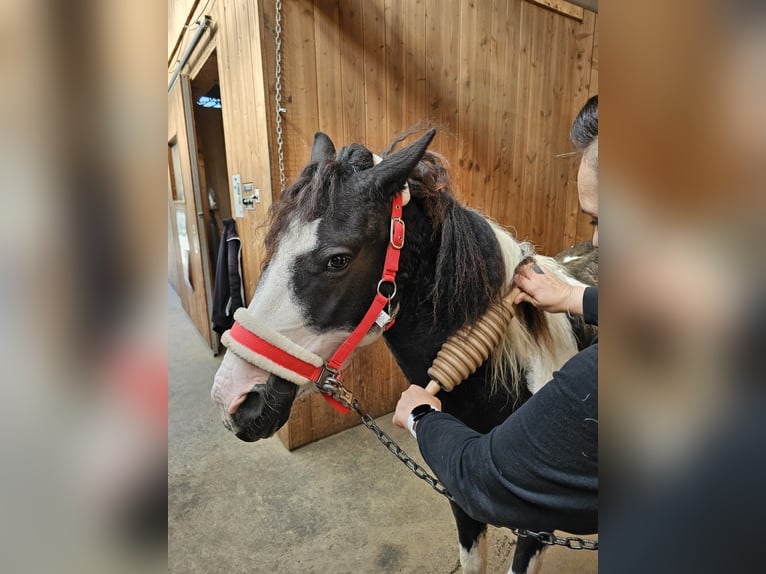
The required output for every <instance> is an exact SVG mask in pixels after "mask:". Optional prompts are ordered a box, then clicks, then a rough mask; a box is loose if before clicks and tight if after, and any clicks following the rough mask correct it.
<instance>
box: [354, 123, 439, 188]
mask: <svg viewBox="0 0 766 574" xmlns="http://www.w3.org/2000/svg"><path fill="white" fill-rule="evenodd" d="M434 135H436V130H434V129H431V130H428V131H427V132H426V133H425V134H423V135H422V136H420V137H419V138H418V139H417V140H415V141H414V142H412V143H411V144H410V145H408V146H407V147H404V148H402V149H400V150H399V151H397V152H395V153H392V154H391V155H389V156H386V157H384V158H383V161H381V162H380V163H379V164H378V165H376V166H375V167H373V168H372V169H368V170H365V171H363V172H362V173H360V174H359V175H360V178H361V179H362V183H363V184H367V185H369V184H373V186H374V188H375V189H377V190H379V191H381V192H386V191H392V192H397V191H399V190H400V189H401V188H402V187H403V186H404V184H405V183H406V182H407V178H408V177H409V175H410V173H412V170H413V169H415V166H416V165H417V164H418V162H419V161H420V159H421V158H422V157H423V154H424V153H426V148H427V147H428V144H429V143H431V140H432V139H434Z"/></svg>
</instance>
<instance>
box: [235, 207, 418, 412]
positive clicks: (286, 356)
mask: <svg viewBox="0 0 766 574" xmlns="http://www.w3.org/2000/svg"><path fill="white" fill-rule="evenodd" d="M403 246H404V221H403V220H402V193H398V194H397V195H396V197H394V200H393V204H392V206H391V231H390V235H389V241H388V247H387V249H386V260H385V263H384V264H383V274H382V276H381V279H380V281H379V282H378V288H377V291H378V292H377V294H376V295H375V299H373V301H372V304H371V305H370V307H369V309H368V310H367V313H365V315H364V317H363V318H362V320H361V322H360V323H359V324H358V325H357V327H356V329H354V330H353V331H352V332H351V334H350V335H349V336H348V337H347V338H346V340H345V341H343V343H341V345H340V347H338V349H337V350H336V351H335V353H333V355H332V357H330V359H329V360H328V361H327V362H326V363H325V364H324V365H322V366H321V367H317V366H314V365H312V364H311V363H307V362H306V361H303V360H302V359H299V358H298V357H295V356H293V355H291V354H290V353H288V352H287V351H285V350H283V349H281V348H279V347H277V346H276V345H273V344H272V343H270V342H268V341H266V340H264V339H262V338H261V337H259V336H258V335H256V334H255V333H253V332H251V331H248V330H247V329H245V327H243V326H242V325H241V324H240V323H238V322H235V323H234V325H233V326H232V328H231V330H230V331H229V335H230V336H231V338H232V339H234V340H235V341H236V342H238V343H239V344H241V345H243V346H245V347H247V348H248V349H250V350H251V351H253V352H254V353H256V354H258V355H262V356H263V357H265V358H267V359H269V360H270V361H272V362H273V363H276V364H277V365H279V366H281V367H283V368H285V369H287V370H288V371H292V372H293V373H296V374H297V375H299V376H301V377H303V378H306V379H310V380H311V381H312V382H313V383H314V384H315V385H316V386H317V387H318V388H319V390H320V391H322V394H323V396H324V397H325V399H327V401H328V402H329V403H330V404H331V405H332V406H333V407H334V408H335V409H336V410H338V411H339V412H342V413H346V412H348V410H349V409H348V407H346V406H344V405H342V404H341V403H339V402H338V401H336V400H335V399H334V398H332V397H331V396H330V395H328V394H327V393H326V392H324V390H323V388H322V384H323V383H324V382H325V381H326V380H327V379H328V378H329V377H333V378H336V379H339V378H340V376H341V374H340V369H341V367H342V366H343V364H344V363H345V362H346V359H348V357H349V355H351V353H352V352H353V351H354V349H356V347H357V345H359V342H360V341H361V340H362V339H363V338H364V336H365V335H366V334H367V333H368V332H369V330H370V329H371V328H372V326H373V324H374V323H375V322H376V321H377V320H378V318H379V317H380V318H381V319H382V323H383V324H381V327H383V328H384V329H386V330H387V329H388V328H390V327H391V326H392V325H393V321H392V320H390V318H389V317H388V315H386V314H385V313H383V310H384V308H385V307H386V306H387V305H388V304H389V303H390V301H391V299H393V297H394V295H396V272H397V271H398V269H399V255H400V253H401V249H402V247H403ZM386 283H388V284H390V285H391V294H390V295H384V294H383V293H381V291H380V289H381V286H383V285H384V284H386ZM379 324H380V323H379Z"/></svg>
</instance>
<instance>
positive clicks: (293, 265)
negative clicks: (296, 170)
mask: <svg viewBox="0 0 766 574" xmlns="http://www.w3.org/2000/svg"><path fill="white" fill-rule="evenodd" d="M433 136H434V131H433V130H431V131H429V132H428V133H426V134H424V135H423V136H422V137H421V138H420V139H418V140H417V141H415V142H414V143H412V144H411V145H409V146H407V147H405V148H402V149H401V150H399V151H397V152H395V153H392V154H390V155H388V156H386V157H384V158H383V159H382V161H380V162H379V163H378V162H376V161H374V158H373V154H372V153H371V152H370V151H369V150H368V149H366V148H365V147H363V146H361V145H359V144H353V145H349V146H347V147H344V148H342V149H341V150H340V152H338V153H337V154H336V151H335V146H334V145H333V143H332V141H331V140H330V138H329V137H327V136H326V135H325V134H323V133H317V134H316V135H315V136H314V145H313V147H312V150H311V162H310V163H309V164H308V165H307V166H306V167H305V168H304V170H303V172H302V173H301V175H300V176H299V178H298V179H297V180H296V182H295V183H294V184H293V185H291V186H290V187H289V188H288V189H286V190H285V191H284V193H283V194H282V197H281V198H280V199H279V201H277V202H275V204H274V206H273V208H272V212H271V225H270V228H269V231H268V233H267V235H266V249H267V263H266V265H265V266H264V269H263V273H262V274H261V278H260V281H259V283H258V286H257V288H256V291H255V295H254V296H253V300H252V301H251V303H250V305H249V306H248V308H247V312H246V314H244V313H243V312H240V314H239V317H241V318H242V321H247V322H249V323H250V324H251V325H255V327H254V330H256V331H257V330H259V329H260V330H261V331H263V332H265V333H268V336H267V338H269V339H270V340H271V342H272V343H275V344H276V345H277V346H278V347H280V348H282V349H284V348H285V347H286V346H287V347H290V348H292V349H294V350H297V351H296V352H297V353H298V354H300V353H301V352H302V351H305V352H306V355H307V356H308V357H309V359H311V358H312V357H313V359H315V360H318V359H321V361H325V362H326V361H327V360H328V358H329V357H330V356H331V355H332V354H333V353H334V352H335V350H336V349H337V347H338V346H339V345H340V344H341V343H342V342H343V341H344V339H345V338H346V337H347V336H348V335H349V333H351V332H352V331H353V330H354V328H355V327H356V325H357V324H358V323H359V322H360V321H361V319H362V317H363V316H364V315H365V313H366V311H367V309H368V307H369V306H370V303H371V302H372V300H373V299H374V298H375V295H376V292H377V287H378V282H379V280H380V278H381V271H382V269H383V264H384V258H385V254H386V246H387V244H388V241H389V233H390V225H391V219H390V218H391V203H392V200H393V198H394V196H395V195H396V194H397V193H398V192H399V191H401V189H402V187H403V186H404V185H405V183H406V182H407V178H408V176H409V175H410V174H411V172H412V171H413V169H414V168H415V166H416V165H417V163H418V162H419V161H420V159H421V158H422V157H423V154H424V153H425V150H426V147H427V146H428V144H429V143H430V141H431V139H432V138H433ZM394 302H395V301H394ZM238 321H239V318H238ZM381 334H382V329H381V328H379V327H376V326H373V328H372V329H370V331H369V332H368V333H367V334H366V336H365V337H364V339H363V341H362V343H361V344H369V343H371V342H372V341H373V340H375V339H376V338H377V337H379V336H380V335H381ZM223 340H224V343H227V341H230V338H229V339H227V337H226V335H224V339H223ZM243 355H244V356H245V358H247V359H248V360H245V359H244V358H243ZM253 363H254V364H253ZM302 382H305V380H301V379H300V378H295V377H293V376H291V374H290V373H287V372H285V371H284V370H282V369H280V368H279V367H276V368H270V366H269V363H268V361H266V362H263V361H260V360H258V358H254V357H251V356H249V355H248V354H247V353H242V352H237V351H236V349H235V347H234V346H232V345H229V350H228V351H227V352H226V355H225V356H224V358H223V362H222V364H221V367H220V368H219V370H218V372H217V373H216V376H215V383H214V385H213V389H212V397H213V400H214V402H216V403H217V404H218V405H219V407H220V408H221V411H222V416H223V421H224V425H225V426H226V427H227V428H228V429H229V430H231V431H232V432H234V433H235V434H236V435H237V437H239V438H240V439H242V440H245V441H254V440H258V439H260V438H266V437H269V436H271V435H273V434H274V433H275V432H276V431H277V430H278V429H279V428H280V427H281V426H282V425H283V424H284V423H285V422H286V421H287V418H288V416H289V414H290V409H291V407H292V404H293V401H294V400H295V398H296V396H297V394H298V392H299V387H300V389H301V391H302V390H303V389H310V388H311V387H312V386H313V385H311V384H304V385H298V384H296V383H302Z"/></svg>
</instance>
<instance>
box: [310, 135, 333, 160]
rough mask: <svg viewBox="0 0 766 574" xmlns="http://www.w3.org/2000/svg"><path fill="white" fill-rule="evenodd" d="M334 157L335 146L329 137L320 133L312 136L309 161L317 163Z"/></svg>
mask: <svg viewBox="0 0 766 574" xmlns="http://www.w3.org/2000/svg"><path fill="white" fill-rule="evenodd" d="M331 157H335V145H334V144H333V143H332V140H331V139H330V138H329V136H328V135H327V134H325V133H322V132H317V133H315V134H314V145H312V146H311V161H319V160H322V159H328V158H331Z"/></svg>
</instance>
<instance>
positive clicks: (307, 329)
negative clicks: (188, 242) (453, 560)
mask: <svg viewBox="0 0 766 574" xmlns="http://www.w3.org/2000/svg"><path fill="white" fill-rule="evenodd" d="M434 134H435V131H434V130H429V131H428V132H426V133H425V134H424V135H422V136H421V137H420V138H418V139H417V141H415V142H413V143H411V144H410V145H407V146H406V147H403V148H401V149H398V150H396V151H394V149H395V147H396V145H397V144H398V143H400V141H401V139H403V138H399V139H397V140H396V141H395V142H394V143H393V144H392V145H391V147H390V148H389V149H388V150H386V151H385V152H383V157H382V158H381V157H379V156H376V155H375V154H373V153H372V152H371V151H370V150H368V149H367V148H366V147H364V146H363V145H361V144H358V143H354V144H350V145H347V146H345V147H343V148H342V149H341V150H340V151H339V152H336V149H335V145H334V143H333V142H332V140H331V139H330V138H329V137H328V136H327V135H326V134H324V133H321V132H317V133H316V134H315V136H314V142H313V146H312V150H311V159H310V162H309V163H308V164H307V165H306V166H305V168H304V169H303V171H302V172H301V174H300V175H299V176H298V178H297V179H296V180H295V181H294V182H293V183H292V184H291V185H290V186H289V187H288V188H286V189H285V190H284V192H283V193H282V195H281V197H280V198H279V199H278V200H277V201H275V202H274V204H273V206H272V209H271V214H270V224H269V228H268V231H267V233H266V239H265V246H266V258H265V264H264V266H263V270H262V273H261V277H260V280H259V283H258V285H257V288H256V291H255V294H254V296H253V299H252V301H251V303H250V304H249V306H248V307H247V309H246V310H245V309H240V310H239V311H238V312H237V316H236V317H235V318H236V320H237V322H238V323H241V324H242V325H243V326H244V329H245V331H247V332H248V333H251V334H252V333H256V334H257V335H259V336H261V338H262V339H263V340H265V341H266V342H265V343H263V341H261V342H262V343H263V344H265V345H267V346H268V347H269V348H271V350H272V351H273V352H274V353H276V354H279V353H280V351H286V352H287V353H288V354H289V355H291V357H297V359H295V361H298V362H302V363H303V364H305V365H308V367H309V370H311V369H312V368H313V369H315V371H314V374H315V375H317V377H323V376H324V375H325V371H326V370H327V362H328V359H329V358H330V357H331V356H333V353H334V352H335V351H336V349H338V348H339V346H341V345H342V344H343V343H344V341H346V340H347V338H349V336H350V335H349V334H350V333H354V332H355V331H359V329H360V328H359V327H358V325H359V324H360V322H361V321H362V320H363V317H365V316H366V315H369V314H370V312H369V309H368V308H369V307H370V302H371V301H374V300H377V299H379V298H380V297H381V296H382V297H383V299H384V300H385V301H386V303H387V304H386V306H385V309H384V310H385V311H386V313H383V314H382V315H381V316H385V318H384V320H383V321H380V320H378V321H377V322H376V323H373V324H372V325H370V326H369V328H368V327H366V326H365V327H364V328H363V329H362V331H363V332H361V333H359V335H358V336H357V340H358V342H359V344H360V345H366V344H370V343H372V342H373V341H375V340H377V339H378V338H380V337H383V338H384V339H385V342H386V344H387V346H388V348H389V350H390V352H391V353H392V355H393V357H394V358H395V360H396V362H397V363H398V365H399V367H400V368H401V370H402V372H403V374H404V376H405V377H406V379H407V380H408V381H409V382H410V383H411V384H415V385H420V386H426V384H427V383H428V376H427V370H428V368H429V366H430V364H431V362H432V360H433V359H434V357H435V356H436V354H437V352H438V350H439V348H440V347H441V345H442V343H444V341H445V340H446V339H447V338H448V336H449V335H451V334H452V333H454V332H455V331H457V330H458V329H459V328H460V327H461V326H463V325H464V324H468V323H472V322H474V321H476V320H477V319H479V318H480V317H481V316H482V315H483V314H484V312H485V311H486V310H487V308H488V307H489V306H490V305H491V304H493V303H494V302H496V301H498V300H499V299H500V298H501V297H502V296H503V295H504V294H506V293H507V292H508V291H509V290H510V288H511V283H512V277H513V274H514V271H515V269H516V267H517V266H518V265H519V264H520V263H521V262H523V261H525V260H528V258H529V256H531V255H532V254H533V249H532V247H531V246H530V245H529V244H527V243H523V242H518V241H516V240H515V239H514V238H513V237H512V236H511V235H510V234H509V233H508V232H507V231H505V230H504V229H503V228H501V227H500V226H499V225H497V224H496V223H494V222H492V221H491V220H489V219H488V218H486V217H484V216H482V215H481V214H480V213H478V212H477V211H475V210H472V209H468V208H466V207H465V206H463V205H462V204H461V203H460V202H459V201H458V200H457V199H456V197H455V195H454V194H453V192H452V184H451V181H450V177H449V172H448V168H447V165H446V162H445V160H444V159H443V158H442V157H441V156H440V155H439V154H437V153H435V152H432V151H429V150H427V147H428V145H429V143H430V142H431V140H432V138H433V137H434ZM396 198H400V199H399V203H398V204H397V199H396ZM392 205H393V206H394V207H393V212H392ZM397 205H399V207H398V208H397ZM397 209H400V211H399V212H398V213H396V210H397ZM395 228H396V229H401V232H402V241H403V242H402V243H400V244H398V245H395V248H396V251H397V253H395V256H396V257H398V259H399V260H398V270H397V272H396V275H395V279H393V280H392V279H391V277H388V278H386V276H385V273H384V279H385V280H384V279H381V269H385V268H387V267H388V265H389V259H388V257H389V252H390V251H391V247H390V246H391V245H392V244H395V243H397V242H398V239H399V238H397V241H395V239H394V235H395V231H394V229H395ZM405 229H406V240H404V239H403V236H404V235H403V234H404V230H405ZM396 233H398V231H397V232H396ZM535 260H536V261H537V263H538V264H539V265H541V266H543V267H544V268H545V269H546V270H547V271H550V272H553V273H557V274H558V275H560V276H561V277H562V278H565V280H566V281H568V282H570V283H571V284H581V283H579V282H578V281H577V280H575V279H573V278H572V277H570V276H568V275H567V274H566V272H565V270H564V269H563V267H562V266H561V265H559V264H558V263H557V262H556V261H554V260H553V259H552V258H548V257H541V256H536V258H535ZM516 311H517V313H516V315H517V319H516V320H513V321H512V322H511V324H510V326H509V328H508V329H507V332H506V334H505V336H504V339H503V340H502V341H501V344H500V345H498V349H497V350H496V351H495V352H494V353H493V356H492V358H491V360H487V361H486V362H485V363H484V364H483V365H482V366H481V367H480V368H479V369H478V370H477V371H476V372H475V373H474V374H473V375H471V376H470V377H469V378H468V379H466V380H465V381H464V382H463V383H462V384H461V385H459V386H457V387H455V389H454V390H453V391H452V392H449V393H446V392H441V393H439V395H438V396H439V398H440V399H441V401H442V405H443V410H444V411H445V412H447V413H451V414H453V415H454V416H456V417H457V418H458V419H460V420H462V421H463V422H465V423H466V424H467V425H469V426H470V427H472V428H474V429H475V430H477V431H479V432H482V433H486V432H488V431H489V430H490V429H492V428H493V427H494V426H496V425H498V424H500V423H501V422H502V421H503V420H505V418H506V417H508V416H509V415H510V414H511V413H512V412H513V411H514V410H515V409H516V408H517V407H518V406H520V405H521V404H523V402H524V401H525V400H527V399H528V398H529V397H530V396H531V395H532V393H534V392H536V391H537V390H538V389H539V388H540V387H541V386H542V385H543V384H544V383H545V382H546V381H548V380H549V379H550V377H551V375H552V373H553V371H554V370H555V369H557V368H559V367H560V366H561V365H562V364H563V363H564V362H565V361H566V360H567V359H569V358H570V357H571V356H572V355H574V354H575V353H576V352H577V350H578V346H580V345H578V340H577V337H576V336H575V335H576V334H575V332H574V331H573V327H572V324H571V323H570V322H569V321H568V319H567V317H566V316H565V315H561V314H557V315H551V314H547V313H544V312H542V311H539V310H537V309H535V308H534V307H533V306H531V305H529V304H525V303H522V304H520V305H518V306H517V309H516ZM375 314H377V311H375V313H373V315H375ZM235 327H236V324H235ZM233 331H234V328H233V329H232V332H227V333H226V334H225V335H224V337H223V342H224V344H226V345H227V346H228V351H227V352H226V354H225V356H224V358H223V360H222V363H221V366H220V368H219V370H218V372H217V373H216V375H215V382H214V385H213V389H212V391H211V394H212V398H213V400H214V402H215V403H217V404H218V406H219V407H220V410H221V413H222V420H223V423H224V425H225V426H226V428H227V429H229V430H230V431H232V432H233V433H234V434H235V435H236V436H237V437H238V438H240V439H241V440H244V441H255V440H259V439H262V438H267V437H270V436H272V435H273V434H274V433H275V432H276V431H277V430H278V429H279V428H280V427H281V426H282V425H284V423H285V422H286V421H287V419H288V416H289V413H290V409H291V406H292V404H293V401H294V400H295V399H296V397H297V396H299V395H300V394H303V393H305V392H310V391H311V390H312V388H313V387H314V385H311V384H304V383H306V382H307V381H308V380H311V381H314V382H316V381H315V378H316V377H311V376H309V375H305V376H299V375H296V374H295V373H294V372H292V370H291V367H289V365H288V366H287V367H286V366H285V363H284V362H280V361H279V360H277V359H274V358H273V357H272V358H264V357H263V356H262V354H260V353H256V352H252V351H250V350H248V349H246V348H243V347H242V345H239V344H238V343H237V341H235V338H234V337H233V336H232V335H231V333H233ZM243 332H244V331H243ZM259 340H260V339H259ZM274 348H275V349H276V350H275V349H274ZM264 354H268V353H265V352H264ZM287 361H288V363H289V359H287ZM450 504H451V505H452V512H453V515H454V517H455V521H456V524H457V531H458V541H459V554H460V563H461V565H462V568H463V572H465V573H466V574H474V573H478V572H483V571H485V569H486V525H485V524H482V523H479V522H477V521H476V520H474V519H472V518H471V517H470V516H468V515H467V514H466V513H465V512H463V510H462V509H460V508H459V507H458V506H457V505H455V504H454V503H452V502H451V503H450ZM541 551H542V545H541V543H540V542H538V541H537V540H535V539H534V538H531V537H529V538H527V537H520V538H519V540H518V543H517V547H516V552H515V555H514V559H513V565H512V572H516V573H523V572H527V571H528V567H530V565H531V564H532V563H533V562H535V560H534V559H535V558H536V557H537V556H538V555H539V554H540V552H541Z"/></svg>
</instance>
